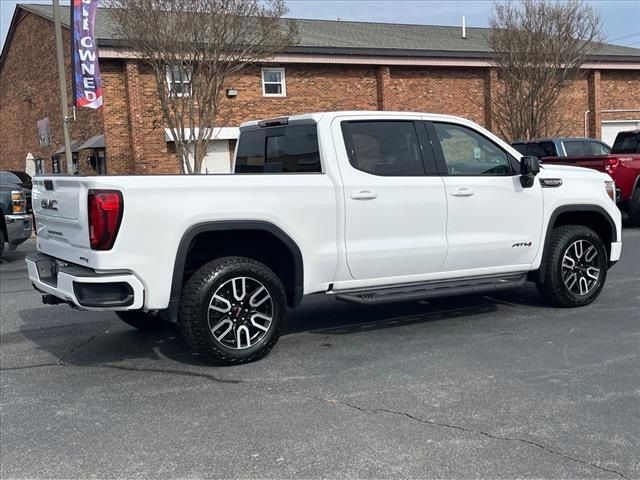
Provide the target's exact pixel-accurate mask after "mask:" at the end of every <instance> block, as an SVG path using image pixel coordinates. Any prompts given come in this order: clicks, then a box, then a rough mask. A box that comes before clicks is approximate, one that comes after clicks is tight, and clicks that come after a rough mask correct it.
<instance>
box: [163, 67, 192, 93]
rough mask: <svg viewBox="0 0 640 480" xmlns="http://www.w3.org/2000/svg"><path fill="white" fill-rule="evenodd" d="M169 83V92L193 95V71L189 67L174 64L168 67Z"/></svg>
mask: <svg viewBox="0 0 640 480" xmlns="http://www.w3.org/2000/svg"><path fill="white" fill-rule="evenodd" d="M167 85H168V86H169V92H170V93H173V94H175V96H176V97H187V96H189V95H191V72H190V71H189V69H188V67H181V66H180V65H173V66H171V67H167Z"/></svg>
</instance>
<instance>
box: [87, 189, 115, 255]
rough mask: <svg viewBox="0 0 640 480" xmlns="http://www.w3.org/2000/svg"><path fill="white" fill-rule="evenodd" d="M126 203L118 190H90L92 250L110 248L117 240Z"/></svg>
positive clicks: (90, 236)
mask: <svg viewBox="0 0 640 480" xmlns="http://www.w3.org/2000/svg"><path fill="white" fill-rule="evenodd" d="M123 210H124V203H123V202H122V193H120V192H118V191H117V190H89V241H90V243H91V249H92V250H110V249H111V247H113V243H114V242H115V241H116V236H117V235H118V229H119V228H120V221H121V220H122V212H123Z"/></svg>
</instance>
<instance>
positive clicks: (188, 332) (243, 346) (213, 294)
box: [179, 257, 287, 365]
mask: <svg viewBox="0 0 640 480" xmlns="http://www.w3.org/2000/svg"><path fill="white" fill-rule="evenodd" d="M286 310H287V306H286V297H285V292H284V288H283V286H282V283H281V282H280V280H279V279H278V277H277V276H276V275H275V274H274V273H273V272H272V271H271V270H270V269H269V268H267V267H266V266H265V265H263V264H261V263H259V262H256V261H255V260H252V259H249V258H243V257H223V258H219V259H217V260H213V261H211V262H209V263H207V264H206V265H204V266H203V267H201V268H200V269H199V270H198V271H197V272H196V273H194V274H193V276H192V277H191V278H190V279H189V281H188V282H187V284H186V285H185V287H184V290H183V292H182V299H181V302H180V315H179V318H180V328H181V330H182V333H183V335H184V338H185V340H186V341H187V343H188V344H189V345H190V346H191V348H192V349H193V350H194V351H195V352H196V353H199V354H201V355H203V356H205V357H206V358H207V359H209V360H210V361H212V362H214V363H217V364H221V365H234V364H240V363H247V362H252V361H254V360H257V359H259V358H262V357H263V356H265V355H266V354H267V353H269V351H270V350H271V349H272V348H273V346H274V345H275V344H276V342H277V341H278V338H279V337H280V332H281V330H282V327H283V325H284V321H285V315H286Z"/></svg>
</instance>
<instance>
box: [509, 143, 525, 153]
mask: <svg viewBox="0 0 640 480" xmlns="http://www.w3.org/2000/svg"><path fill="white" fill-rule="evenodd" d="M511 146H512V147H513V148H515V149H516V150H517V151H518V152H520V153H521V154H522V155H526V154H527V144H526V143H512V144H511Z"/></svg>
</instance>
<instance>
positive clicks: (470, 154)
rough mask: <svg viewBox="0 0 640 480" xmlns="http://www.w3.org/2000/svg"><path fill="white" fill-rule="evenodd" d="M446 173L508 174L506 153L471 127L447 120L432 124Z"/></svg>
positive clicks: (474, 174) (467, 174) (464, 174)
mask: <svg viewBox="0 0 640 480" xmlns="http://www.w3.org/2000/svg"><path fill="white" fill-rule="evenodd" d="M433 126H434V128H435V130H436V134H437V136H438V140H439V142H440V147H441V148H442V155H443V157H444V161H445V164H446V167H447V172H448V174H449V175H463V176H477V175H511V174H512V170H511V164H510V160H509V156H508V155H507V153H506V152H505V151H504V150H502V149H501V148H500V147H498V146H497V145H496V144H494V143H493V142H492V141H490V140H489V139H488V138H485V137H484V136H482V135H480V134H479V133H477V132H475V131H474V130H472V129H470V128H467V127H463V126H461V125H454V124H450V123H435V122H434V124H433Z"/></svg>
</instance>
